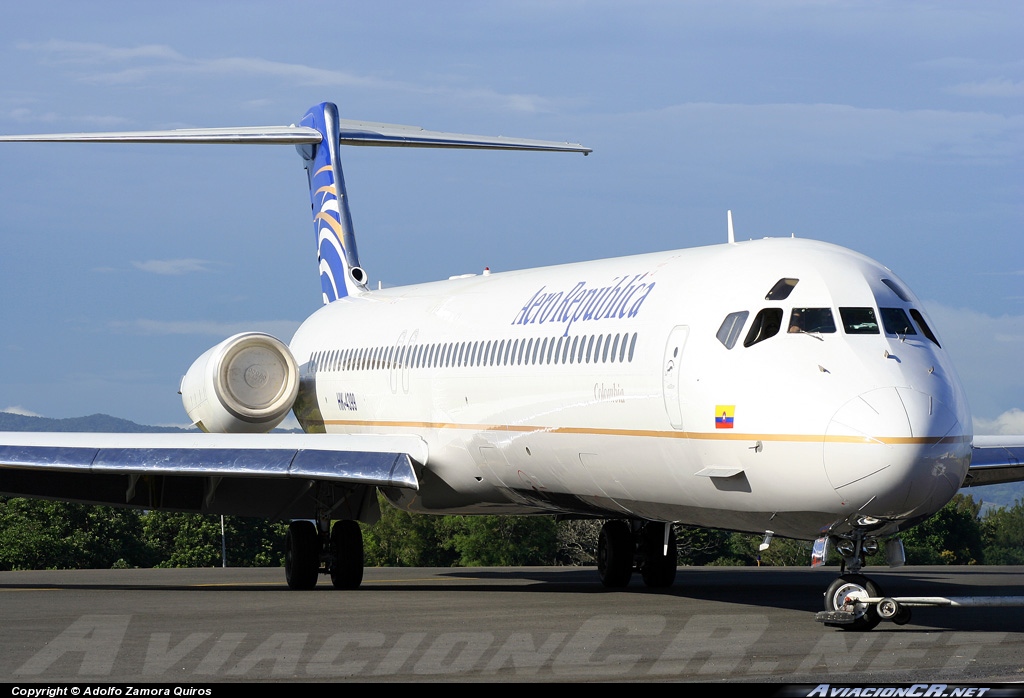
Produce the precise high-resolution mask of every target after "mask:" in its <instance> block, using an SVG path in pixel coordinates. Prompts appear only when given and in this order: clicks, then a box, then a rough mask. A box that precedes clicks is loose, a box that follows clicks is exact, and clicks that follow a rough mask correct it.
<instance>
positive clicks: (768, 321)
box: [743, 308, 782, 347]
mask: <svg viewBox="0 0 1024 698" xmlns="http://www.w3.org/2000/svg"><path fill="white" fill-rule="evenodd" d="M780 329H782V308H764V309H763V310H761V311H760V312H759V313H758V314H757V317H755V318H754V322H753V323H751V325H750V330H749V331H748V332H747V337H746V339H744V340H743V346H745V347H750V346H753V345H755V344H757V343H758V342H763V341H764V340H766V339H768V338H770V337H774V336H775V335H777V334H778V333H779V330H780Z"/></svg>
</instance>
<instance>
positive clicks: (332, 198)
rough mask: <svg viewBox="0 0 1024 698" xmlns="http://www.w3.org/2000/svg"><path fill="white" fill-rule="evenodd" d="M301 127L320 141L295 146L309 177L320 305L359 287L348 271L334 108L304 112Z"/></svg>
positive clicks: (353, 260) (352, 248) (348, 229)
mask: <svg viewBox="0 0 1024 698" xmlns="http://www.w3.org/2000/svg"><path fill="white" fill-rule="evenodd" d="M301 124H302V125H303V126H307V127H310V128H314V129H316V130H317V131H318V132H319V133H320V134H321V135H322V140H321V141H320V143H319V144H315V145H302V146H296V148H297V150H298V151H299V153H300V154H301V155H302V157H303V159H304V160H305V163H306V170H307V172H308V174H309V198H310V203H312V205H313V230H314V232H315V233H316V246H317V253H318V256H319V263H320V286H321V290H322V291H323V297H324V303H330V302H331V301H334V300H337V299H338V298H341V297H343V296H347V295H349V294H351V293H355V292H357V291H359V290H361V288H363V287H362V286H361V284H359V283H358V282H356V281H355V280H354V279H353V276H352V274H351V270H352V269H353V268H354V267H358V266H359V255H358V253H357V251H356V243H355V234H354V232H353V229H352V217H351V214H350V213H349V210H348V196H347V194H346V192H345V180H344V177H343V176H342V171H341V162H340V160H339V159H338V155H337V149H338V144H339V143H338V108H337V107H336V106H335V105H333V104H331V103H329V102H324V103H322V104H318V105H317V106H315V107H313V108H311V109H310V110H309V111H307V112H306V115H305V116H304V117H303V119H302V122H301Z"/></svg>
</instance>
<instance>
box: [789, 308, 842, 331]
mask: <svg viewBox="0 0 1024 698" xmlns="http://www.w3.org/2000/svg"><path fill="white" fill-rule="evenodd" d="M789 331H790V332H835V331H836V323H835V320H833V319H832V309H831V308H793V312H792V313H790V315H789Z"/></svg>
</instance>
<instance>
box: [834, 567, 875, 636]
mask: <svg viewBox="0 0 1024 698" xmlns="http://www.w3.org/2000/svg"><path fill="white" fill-rule="evenodd" d="M880 596H883V594H882V590H881V588H880V587H879V586H878V585H877V584H875V583H874V582H873V581H871V580H870V579H868V578H867V577H865V576H864V575H862V574H844V575H842V576H841V577H839V578H838V579H836V580H835V581H834V582H832V583H831V584H830V585H829V587H828V589H827V590H826V591H825V613H826V614H830V615H831V616H832V617H834V618H835V619H836V620H839V619H840V618H841V619H842V622H828V621H826V622H825V625H827V626H829V627H833V628H842V629H843V630H857V631H864V630H871V629H872V628H874V627H875V626H876V625H878V623H879V621H881V618H880V617H879V615H878V608H877V606H876V605H875V604H873V603H871V604H866V603H861V600H862V599H869V598H874V599H877V598H878V597H880Z"/></svg>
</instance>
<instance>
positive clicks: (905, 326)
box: [878, 308, 917, 336]
mask: <svg viewBox="0 0 1024 698" xmlns="http://www.w3.org/2000/svg"><path fill="white" fill-rule="evenodd" d="M878 312H879V313H880V314H881V316H882V327H884V328H885V333H886V334H897V335H902V336H906V335H908V334H917V330H915V329H914V326H913V325H911V324H910V318H908V317H907V313H906V312H905V311H904V310H903V308H879V309H878Z"/></svg>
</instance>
